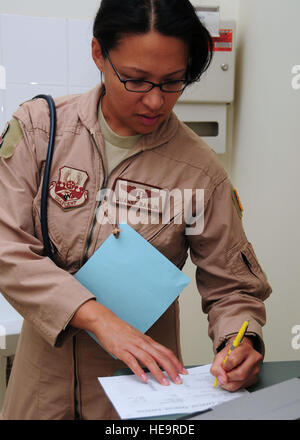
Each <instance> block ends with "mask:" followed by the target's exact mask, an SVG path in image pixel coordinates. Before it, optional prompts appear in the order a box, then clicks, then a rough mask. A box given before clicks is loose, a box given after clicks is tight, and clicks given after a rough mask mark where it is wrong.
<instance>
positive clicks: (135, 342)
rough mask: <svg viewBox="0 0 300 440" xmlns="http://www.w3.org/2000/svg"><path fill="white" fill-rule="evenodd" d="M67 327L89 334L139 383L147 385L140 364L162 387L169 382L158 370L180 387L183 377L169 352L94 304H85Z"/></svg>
mask: <svg viewBox="0 0 300 440" xmlns="http://www.w3.org/2000/svg"><path fill="white" fill-rule="evenodd" d="M70 325H71V326H73V327H76V328H80V329H83V330H88V331H90V332H92V333H93V334H94V335H95V336H96V337H97V339H98V340H99V342H100V344H101V345H102V347H103V348H104V349H105V350H106V351H107V352H108V353H110V354H112V355H114V356H115V357H116V358H117V359H119V360H121V361H123V362H124V363H125V364H126V365H127V366H128V367H129V368H130V369H131V370H132V372H133V373H134V374H136V376H138V377H139V378H140V379H141V380H142V381H143V382H146V381H147V375H146V374H145V372H144V371H143V369H142V367H141V364H142V365H143V366H145V367H146V368H148V370H149V371H150V372H151V373H152V374H153V376H154V377H155V378H156V380H157V381H158V382H159V383H161V384H162V385H169V381H168V379H167V377H166V376H165V375H164V373H163V372H162V370H161V369H160V367H162V368H163V370H165V372H166V373H167V374H168V376H169V377H170V379H171V380H172V381H173V382H174V383H176V384H181V383H182V380H181V378H180V376H179V374H187V371H186V370H185V368H184V366H183V365H182V363H181V362H180V361H179V360H178V359H177V357H176V356H175V355H174V353H173V352H172V351H171V350H169V349H168V348H166V347H164V346H163V345H161V344H159V343H157V342H156V341H154V340H153V339H152V338H150V337H149V336H147V335H144V334H143V333H141V332H140V331H139V330H137V329H135V328H134V327H132V326H131V325H129V324H127V323H126V322H125V321H123V320H122V319H120V318H119V317H118V316H117V315H115V314H114V313H113V312H112V311H111V310H110V309H108V308H107V307H105V306H103V305H102V304H99V303H97V302H96V301H94V300H89V301H87V302H86V303H84V304H83V305H82V306H81V307H80V308H79V309H78V310H77V312H76V313H75V314H74V316H73V318H72V320H71V321H70Z"/></svg>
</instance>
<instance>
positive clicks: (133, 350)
mask: <svg viewBox="0 0 300 440" xmlns="http://www.w3.org/2000/svg"><path fill="white" fill-rule="evenodd" d="M211 55H212V41H211V38H210V36H209V34H208V32H207V31H206V29H205V28H204V26H203V25H202V24H201V23H200V21H199V19H198V17H197V15H196V13H195V11H194V8H193V7H192V5H191V3H190V2H189V1H188V0H126V1H124V0H102V3H101V6H100V9H99V11H98V14H97V17H96V19H95V23H94V38H93V40H92V56H93V59H94V61H95V63H96V65H97V67H98V68H99V71H101V72H102V73H103V75H104V85H101V84H99V86H97V87H95V88H94V89H93V90H91V91H90V92H88V93H86V94H83V95H74V96H68V97H61V98H57V99H56V100H55V103H56V108H57V133H56V142H55V150H54V157H53V163H52V168H51V176H50V186H49V206H48V221H49V236H50V240H51V243H52V246H53V250H54V254H55V262H53V261H51V260H50V259H49V258H47V257H46V256H45V255H44V254H43V243H42V234H41V224H40V201H41V184H42V176H43V171H44V166H45V159H46V154H47V146H48V136H49V112H48V107H47V105H46V103H45V102H44V101H43V100H41V99H37V100H34V101H30V102H27V103H24V104H23V105H21V106H20V107H19V109H18V110H17V111H16V112H15V113H14V115H13V119H12V121H11V122H10V125H9V128H8V129H7V130H5V133H3V136H2V138H1V141H0V142H1V143H0V144H1V148H0V194H1V206H0V291H1V292H2V293H3V295H4V296H5V298H6V299H7V300H8V301H9V302H10V303H11V304H12V305H13V307H15V308H16V310H18V312H19V313H20V314H21V315H22V316H23V317H24V324H23V328H22V332H21V335H20V339H19V344H18V348H17V353H16V357H15V361H14V365H13V369H12V373H11V376H10V380H9V385H8V389H7V392H6V396H5V402H4V406H3V410H2V413H1V418H3V419H51V420H54V419H78V418H80V419H114V418H118V415H117V414H116V412H115V411H114V409H113V407H112V405H111V404H110V402H109V401H108V399H107V398H106V396H105V394H104V392H103V390H102V388H101V386H100V385H99V383H98V382H97V377H99V376H105V375H113V374H114V372H115V371H116V370H118V369H119V368H122V367H129V368H130V369H131V370H132V371H133V373H135V374H136V375H137V376H138V377H139V378H140V379H141V380H142V381H146V380H147V375H146V374H145V372H144V370H143V368H142V366H146V367H147V368H148V370H150V372H152V373H153V375H154V376H155V378H156V379H157V380H158V381H159V382H160V383H161V384H162V385H165V386H168V384H169V381H170V380H171V381H173V382H175V383H178V384H179V386H180V383H181V382H182V377H183V376H182V375H184V374H186V371H185V369H184V366H183V363H182V359H181V353H180V341H179V319H178V317H179V308H178V301H175V303H174V304H172V305H171V306H170V308H169V309H168V310H167V311H166V312H165V313H164V315H163V316H162V317H161V318H160V319H159V320H158V321H157V322H156V323H155V324H154V325H153V327H152V328H151V329H150V330H149V332H147V334H146V335H144V334H141V333H140V332H139V331H137V330H136V329H134V328H133V327H131V326H130V325H128V324H127V323H125V322H124V321H122V320H121V319H119V318H118V317H117V316H116V315H115V314H114V313H113V312H112V311H110V310H109V309H107V308H106V307H104V306H103V305H102V304H99V303H98V302H96V301H95V297H94V296H93V295H92V294H91V293H90V292H89V291H88V290H86V289H85V288H84V287H83V286H82V285H81V284H80V283H79V282H78V281H76V279H75V278H74V277H73V276H72V275H73V274H74V273H76V271H77V270H78V269H79V268H80V267H81V266H82V265H83V264H84V262H85V261H87V259H88V258H90V257H91V256H92V255H93V253H94V252H95V250H96V249H97V248H99V246H101V244H102V243H103V242H104V241H105V239H106V238H107V237H108V236H109V235H110V234H111V233H112V225H111V224H109V222H101V221H100V219H101V212H102V211H103V215H104V216H105V212H106V210H105V200H103V201H102V203H101V204H100V205H99V201H98V200H97V198H98V197H97V195H98V193H99V189H102V191H104V190H107V189H111V190H113V189H115V188H116V185H118V182H120V180H121V181H122V182H127V183H128V184H129V185H131V188H134V190H135V191H141V190H143V191H146V190H147V189H148V190H151V188H152V189H153V188H156V189H159V190H164V191H168V192H171V191H172V190H174V189H179V190H180V191H184V190H187V189H191V190H193V191H195V190H196V189H203V190H204V195H205V197H204V227H203V231H201V233H200V232H199V233H198V234H189V233H188V232H187V231H188V230H189V228H188V224H187V223H184V222H182V223H178V222H174V219H173V221H170V222H169V223H168V224H165V225H163V224H162V223H161V222H158V223H157V224H146V223H139V224H134V225H132V226H133V227H134V228H135V229H136V230H137V232H139V233H140V234H141V235H142V236H144V237H145V238H146V239H147V240H148V241H149V242H150V243H151V244H153V246H155V247H156V248H157V249H158V250H159V251H160V252H162V253H163V254H164V255H165V256H166V257H167V258H169V259H170V260H171V261H172V262H173V263H174V264H175V265H176V266H177V267H178V268H180V269H182V267H183V266H184V263H185V261H186V258H187V255H188V250H190V253H191V258H192V261H193V262H194V263H195V265H196V280H197V284H198V288H199V291H200V293H201V296H202V306H203V310H204V312H205V313H207V314H208V321H209V335H210V337H211V339H212V341H213V349H214V352H215V358H214V360H213V365H212V369H211V372H212V374H213V375H214V376H216V377H218V379H219V382H220V384H221V386H222V387H223V388H225V389H227V390H230V391H235V390H237V389H239V388H241V387H245V386H249V385H251V384H253V383H254V382H255V381H256V380H257V375H258V372H259V365H260V362H261V360H262V358H263V355H264V344H263V339H262V331H261V327H262V326H263V325H264V323H265V307H264V304H263V301H264V300H265V299H266V298H267V297H268V295H269V294H270V292H271V289H270V286H269V284H268V282H267V280H266V277H265V275H264V273H263V271H262V269H261V267H260V265H259V263H258V261H257V259H256V257H255V254H254V251H253V248H252V246H251V244H250V243H249V242H248V240H247V238H246V236H245V233H244V230H243V226H242V222H241V210H240V207H239V205H238V204H237V199H236V197H235V195H234V192H233V190H232V186H231V183H230V180H229V178H228V176H227V174H226V172H225V171H224V169H223V168H222V166H221V165H220V164H219V161H218V159H217V157H216V154H215V153H214V152H213V151H212V150H211V149H210V148H209V147H208V146H207V145H206V144H205V143H204V142H203V141H202V140H201V139H200V138H199V137H198V136H197V135H196V134H194V133H193V132H192V131H191V130H190V129H189V128H188V127H186V126H185V125H184V124H183V123H181V122H180V121H179V120H178V119H177V117H176V115H175V114H174V113H173V112H172V110H173V107H174V105H175V104H176V102H177V100H178V98H179V97H180V96H181V94H182V93H183V92H184V89H185V87H187V86H189V85H190V84H192V83H194V82H195V81H197V80H199V78H200V76H201V74H202V73H203V72H204V71H205V70H206V69H207V67H208V66H209V64H210V61H211ZM101 209H102V211H101ZM121 209H129V207H128V206H127V207H126V206H125V208H124V207H121V206H119V207H118V210H121ZM117 261H118V256H117V255H116V264H117ZM145 270H147V268H145ZM99 283H100V285H101V280H99ZM245 319H250V326H249V328H248V332H247V335H246V338H245V340H244V342H243V344H242V345H241V346H240V347H239V348H238V349H237V350H235V352H233V353H232V355H231V357H230V362H228V363H226V367H224V368H223V367H222V366H221V363H222V360H223V359H224V357H225V354H226V352H227V350H228V347H227V348H226V344H227V342H228V341H231V340H232V338H233V337H234V335H235V334H236V333H237V331H238V330H239V328H240V326H241V324H242V322H243V321H244V320H245ZM85 330H88V331H90V332H92V333H93V334H94V335H95V336H96V337H97V338H98V340H99V342H100V343H101V346H100V345H99V344H97V343H96V342H95V341H94V340H93V339H92V338H91V337H90V336H89V334H88V333H87V332H86V331H85ZM107 352H109V353H111V354H113V355H114V356H115V357H116V358H117V359H113V358H112V357H111V356H110V355H109V354H108V353H107ZM162 370H164V372H163V371H162Z"/></svg>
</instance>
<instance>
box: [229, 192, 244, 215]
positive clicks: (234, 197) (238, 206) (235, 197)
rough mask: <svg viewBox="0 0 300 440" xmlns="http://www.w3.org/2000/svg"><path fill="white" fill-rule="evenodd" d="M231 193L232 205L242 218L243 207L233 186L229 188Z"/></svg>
mask: <svg viewBox="0 0 300 440" xmlns="http://www.w3.org/2000/svg"><path fill="white" fill-rule="evenodd" d="M231 195H232V200H233V203H234V206H235V208H236V210H237V213H238V215H239V217H240V218H242V217H243V212H244V208H243V205H242V202H241V200H240V197H239V194H238V192H237V190H236V189H235V188H234V187H233V186H232V188H231Z"/></svg>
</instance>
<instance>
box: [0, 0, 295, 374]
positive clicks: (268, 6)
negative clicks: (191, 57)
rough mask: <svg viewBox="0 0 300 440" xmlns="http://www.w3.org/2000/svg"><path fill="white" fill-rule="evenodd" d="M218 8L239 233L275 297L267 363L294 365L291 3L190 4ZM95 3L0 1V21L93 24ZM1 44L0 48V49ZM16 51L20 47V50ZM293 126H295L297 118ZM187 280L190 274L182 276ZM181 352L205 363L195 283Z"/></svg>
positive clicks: (206, 347)
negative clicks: (227, 36)
mask: <svg viewBox="0 0 300 440" xmlns="http://www.w3.org/2000/svg"><path fill="white" fill-rule="evenodd" d="M193 3H195V4H198V5H203V6H214V5H220V6H221V18H222V19H224V20H227V19H236V20H237V22H238V36H239V51H238V59H237V79H236V84H237V88H236V91H237V96H236V102H235V106H234V113H233V112H232V117H233V116H234V122H235V129H234V133H233V137H232V142H231V141H230V143H229V149H228V153H227V154H226V155H223V156H221V157H220V160H221V161H222V162H223V163H224V165H225V166H226V168H227V169H228V170H229V171H231V174H232V179H233V182H234V184H235V185H236V186H237V187H238V189H239V193H240V196H241V199H242V201H243V204H244V207H245V216H244V225H245V229H246V232H247V234H248V237H249V239H250V241H252V243H253V244H254V247H255V250H256V253H257V255H258V257H259V259H260V261H261V263H262V265H263V267H264V269H265V271H266V272H267V274H268V276H269V279H270V282H271V284H272V286H273V289H274V293H273V295H272V296H271V298H270V299H269V300H268V301H267V312H268V324H267V326H266V327H265V338H266V344H267V355H266V360H283V359H299V356H300V351H299V350H298V351H297V350H293V349H292V348H291V339H292V334H291V328H292V326H294V325H295V324H300V296H299V295H298V289H299V272H300V271H299V269H298V262H299V256H298V253H297V244H298V243H299V230H298V228H297V226H298V225H297V220H298V218H299V205H298V200H299V196H298V188H299V183H300V182H299V175H300V173H299V159H300V158H299V155H300V152H299V134H300V132H299V124H298V123H297V122H298V121H296V118H297V116H298V115H299V103H300V90H298V91H295V90H292V89H291V77H292V75H291V73H290V72H291V68H292V66H293V65H296V64H300V50H299V49H300V47H299V41H300V39H299V36H298V17H299V16H300V4H299V2H298V0H289V2H288V9H284V6H285V5H286V3H284V2H282V1H280V0H264V1H261V0H251V1H245V0H243V1H241V0H240V1H239V0H219V1H210V0H207V1H194V2H193ZM99 4H100V1H99V0H85V1H84V2H82V1H79V0H52V1H51V2H50V1H48V2H46V1H43V2H41V1H40V0H26V1H20V0H1V4H0V13H9V14H24V15H31V16H32V15H36V16H46V17H64V18H76V19H78V18H79V19H88V20H92V19H93V18H94V15H95V13H96V11H97V9H98V6H99ZM0 43H1V42H0ZM20 44H21V42H20ZM297 119H298V118H297ZM184 271H185V273H187V274H188V275H189V276H190V277H191V278H193V277H194V268H193V267H192V265H191V264H190V263H189V264H188V265H187V266H186V268H185V270H184ZM181 305H182V314H181V320H182V344H183V354H184V359H185V362H186V364H190V365H191V364H196V363H207V362H211V360H212V350H211V342H210V340H209V339H208V337H207V322H206V316H204V315H203V314H202V311H201V304H200V296H199V295H198V294H197V291H196V286H195V283H194V282H193V283H192V285H191V286H190V287H189V288H188V289H186V291H185V292H184V293H183V295H182V298H181Z"/></svg>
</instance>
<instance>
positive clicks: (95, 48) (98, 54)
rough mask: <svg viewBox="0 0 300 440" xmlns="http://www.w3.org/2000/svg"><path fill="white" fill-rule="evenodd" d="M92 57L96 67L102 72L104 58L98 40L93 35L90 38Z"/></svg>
mask: <svg viewBox="0 0 300 440" xmlns="http://www.w3.org/2000/svg"><path fill="white" fill-rule="evenodd" d="M92 57H93V60H94V62H95V64H96V66H97V67H98V69H99V70H100V71H101V72H103V69H104V58H103V55H102V50H101V46H100V44H99V41H98V40H97V38H95V37H93V39H92Z"/></svg>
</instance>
